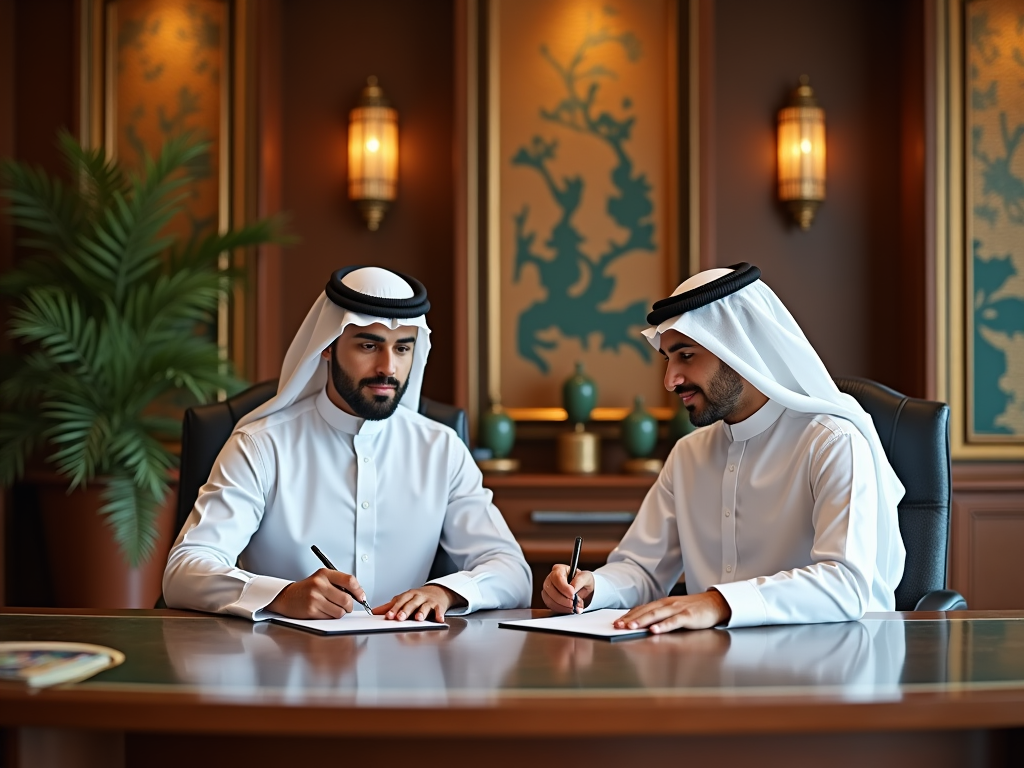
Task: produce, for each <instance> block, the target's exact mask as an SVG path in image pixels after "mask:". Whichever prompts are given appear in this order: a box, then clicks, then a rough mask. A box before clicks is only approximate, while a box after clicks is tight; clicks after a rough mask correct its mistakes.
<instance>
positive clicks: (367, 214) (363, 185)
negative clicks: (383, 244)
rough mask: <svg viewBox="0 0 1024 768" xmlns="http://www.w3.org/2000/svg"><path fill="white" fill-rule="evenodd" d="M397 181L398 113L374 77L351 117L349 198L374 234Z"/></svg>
mask: <svg viewBox="0 0 1024 768" xmlns="http://www.w3.org/2000/svg"><path fill="white" fill-rule="evenodd" d="M397 181H398V112H397V111H395V109H394V108H393V107H392V106H391V103H390V102H389V101H388V100H387V98H386V97H385V96H384V89H382V88H381V87H380V86H379V85H377V78H376V77H372V76H371V77H368V78H367V79H366V87H365V88H363V90H362V93H360V94H359V103H358V104H356V106H355V108H354V109H353V110H352V111H351V112H349V114H348V197H349V199H350V200H353V201H355V204H356V207H357V208H358V209H359V212H360V213H362V214H363V218H364V219H366V226H367V227H368V228H369V229H370V230H374V231H376V229H377V228H378V227H379V226H380V223H381V221H382V220H383V219H384V213H385V212H386V211H387V209H388V205H389V204H390V203H391V201H392V200H394V199H395V188H396V185H397Z"/></svg>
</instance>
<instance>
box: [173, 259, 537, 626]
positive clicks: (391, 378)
mask: <svg viewBox="0 0 1024 768" xmlns="http://www.w3.org/2000/svg"><path fill="white" fill-rule="evenodd" d="M429 309H430V302H429V301H428V300H427V294H426V289H424V287H423V285H422V284H421V283H420V282H419V281H417V280H415V279H414V278H412V277H408V276H405V275H400V274H398V273H395V272H391V271H389V270H386V269H381V268H378V267H348V268H346V269H341V270H338V271H337V272H335V273H334V274H333V275H332V276H331V279H330V281H329V282H328V284H327V287H326V289H325V290H324V292H323V293H322V294H321V295H320V297H319V299H317V301H316V303H315V304H314V305H313V307H312V309H311V310H310V312H309V314H308V315H307V316H306V319H305V321H304V322H303V324H302V327H301V328H300V329H299V332H298V334H297V335H296V336H295V339H294V340H293V341H292V344H291V346H290V347H289V348H288V353H287V354H286V355H285V360H284V365H283V366H282V369H281V378H280V384H279V386H278V391H277V396H276V397H274V398H273V399H271V400H269V401H268V402H267V403H265V404H264V405H262V406H261V407H259V408H257V409H256V410H255V411H253V412H252V413H250V414H248V415H247V416H244V417H243V418H242V419H241V420H240V421H239V423H238V425H237V426H236V428H235V431H234V433H233V434H232V435H231V437H230V439H229V440H228V442H227V444H226V445H225V446H224V448H223V450H222V451H221V453H220V455H219V456H218V457H217V461H216V464H215V465H214V468H213V471H212V473H211V475H210V479H209V481H208V482H207V483H206V485H204V486H203V487H202V489H201V490H200V492H199V498H198V499H197V500H196V505H195V507H194V508H193V510H192V513H191V515H190V516H189V518H188V521H187V522H186V524H185V526H184V527H183V529H182V531H181V533H180V534H179V536H178V540H177V542H176V543H175V545H174V547H173V548H172V549H171V552H170V555H169V556H168V560H167V567H166V569H165V571H164V581H163V589H164V597H165V600H166V602H167V604H168V606H170V607H174V608H192V609H196V610H201V611H211V612H217V613H229V614H234V615H237V616H244V617H246V618H250V619H252V620H254V621H258V620H261V619H265V618H270V616H271V615H272V614H280V615H284V616H289V617H292V618H299V619H306V618H309V619H323V618H337V617H340V616H341V615H343V614H344V613H347V612H349V611H351V610H352V609H353V607H356V608H357V609H358V606H356V605H355V603H354V602H353V597H354V598H355V599H357V600H359V601H361V602H362V601H364V600H367V601H369V602H370V603H371V604H372V605H375V606H376V608H374V612H375V613H380V614H384V615H385V617H386V618H388V619H399V620H405V619H415V620H424V619H427V618H430V617H434V618H436V619H437V620H438V621H441V620H443V618H444V616H445V614H446V613H449V614H463V613H468V612H470V611H475V610H480V609H483V608H517V607H525V606H527V605H529V602H530V594H531V590H532V579H531V574H530V569H529V567H528V566H527V564H526V561H525V560H524V558H523V553H522V550H521V549H520V548H519V545H518V544H516V542H515V539H514V538H513V537H512V534H511V532H510V531H509V529H508V526H507V525H506V524H505V521H504V519H503V518H502V516H501V514H500V513H499V512H498V510H497V509H496V508H495V507H494V505H493V504H492V503H491V492H490V491H488V490H485V489H484V488H483V487H482V484H481V482H482V476H481V474H480V470H479V469H477V466H476V464H475V463H474V461H473V459H472V457H471V456H470V453H469V450H468V449H467V448H466V446H465V444H463V442H462V441H461V440H460V439H459V437H458V436H457V435H456V434H455V432H454V431H453V430H451V429H449V428H448V427H446V426H444V425H442V424H439V423H437V422H435V421H432V420H430V419H428V418H426V417H425V416H421V415H420V414H419V412H418V404H419V399H420V388H421V386H422V383H423V371H424V368H425V367H426V363H427V355H428V353H429V351H430V329H429V327H428V326H427V322H426V317H425V315H426V312H427V311H428V310H429ZM314 544H315V545H316V546H318V547H319V548H320V549H322V550H323V551H324V553H325V554H327V555H329V557H330V559H331V561H332V562H333V563H334V564H335V565H336V567H337V568H339V569H340V570H338V571H335V570H333V569H328V568H320V563H319V561H318V560H317V558H316V557H315V556H314V554H313V553H312V552H311V551H310V547H311V545H314ZM438 545H440V546H441V547H442V548H443V549H444V550H445V551H446V552H447V553H448V555H449V556H450V557H451V559H452V560H453V561H454V562H455V564H456V567H457V568H458V569H459V570H458V572H457V573H453V574H450V575H448V576H443V577H441V578H437V579H433V580H432V581H431V582H430V583H425V582H426V580H427V577H428V574H429V571H430V567H431V563H432V562H433V559H434V556H435V554H436V552H437V548H438Z"/></svg>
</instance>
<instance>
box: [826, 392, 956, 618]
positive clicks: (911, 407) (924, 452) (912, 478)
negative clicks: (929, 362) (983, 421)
mask: <svg viewBox="0 0 1024 768" xmlns="http://www.w3.org/2000/svg"><path fill="white" fill-rule="evenodd" d="M836 385H837V386H838V387H839V390H840V391H841V392H845V393H846V394H848V395H852V396H853V397H854V398H855V399H856V400H857V402H858V403H860V405H861V407H862V408H863V409H864V410H865V411H867V412H868V413H869V414H870V415H871V420H872V421H873V422H874V423H875V430H876V431H877V432H878V437H879V439H880V440H881V441H882V448H883V450H884V451H885V455H886V458H888V459H889V463H890V464H891V465H892V468H893V470H895V472H896V476H897V477H898V478H899V479H900V482H901V483H903V487H904V488H906V494H905V495H904V496H903V499H902V500H901V501H900V503H899V507H898V513H899V524H900V534H901V535H902V536H903V545H904V546H905V547H906V549H907V562H906V566H905V568H904V570H903V580H902V581H900V584H899V586H898V587H896V610H897V611H957V610H965V609H966V608H967V601H966V600H964V598H963V597H961V596H960V594H959V593H957V592H954V591H953V590H950V589H946V548H947V543H948V541H949V515H950V511H949V508H950V499H951V496H952V487H951V481H950V477H951V470H950V463H949V406H948V405H946V404H945V403H935V402H931V401H930V400H919V399H917V398H915V397H907V396H906V395H902V394H900V393H899V392H897V391H896V390H894V389H890V388H889V387H886V386H883V385H881V384H879V383H877V382H874V381H871V380H869V379H859V378H852V377H851V378H837V379H836Z"/></svg>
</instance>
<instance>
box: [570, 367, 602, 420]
mask: <svg viewBox="0 0 1024 768" xmlns="http://www.w3.org/2000/svg"><path fill="white" fill-rule="evenodd" d="M562 401H563V403H564V404H565V410H566V411H567V412H568V413H569V423H570V424H582V423H583V422H585V421H587V420H588V419H589V418H590V412H591V411H592V410H594V406H596V405H597V385H596V384H594V380H593V379H591V378H590V377H589V376H587V375H586V374H585V373H583V363H576V373H575V374H573V375H572V376H570V377H569V378H568V379H566V381H565V384H564V385H563V386H562Z"/></svg>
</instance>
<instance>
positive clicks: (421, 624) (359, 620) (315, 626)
mask: <svg viewBox="0 0 1024 768" xmlns="http://www.w3.org/2000/svg"><path fill="white" fill-rule="evenodd" d="M271 621H272V622H274V623H275V624H284V625H286V626H293V627H297V628H299V629H307V630H311V631H313V632H322V633H326V634H331V635H354V634H363V633H366V632H417V631H422V630H426V629H448V625H447V624H438V623H437V622H435V621H395V620H392V621H388V620H387V619H385V618H384V616H383V615H381V616H376V615H375V616H367V615H366V614H365V613H362V612H359V613H356V612H354V611H353V612H352V613H346V614H345V615H344V616H342V617H341V618H340V619H289V618H286V617H284V616H275V617H274V618H273V619H271Z"/></svg>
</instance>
